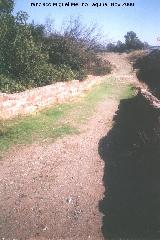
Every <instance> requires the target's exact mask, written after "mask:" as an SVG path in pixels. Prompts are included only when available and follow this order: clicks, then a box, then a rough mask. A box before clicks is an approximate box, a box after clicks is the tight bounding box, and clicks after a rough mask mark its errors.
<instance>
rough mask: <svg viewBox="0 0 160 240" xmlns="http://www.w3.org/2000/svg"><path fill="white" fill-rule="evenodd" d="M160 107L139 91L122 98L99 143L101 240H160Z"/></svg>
mask: <svg viewBox="0 0 160 240" xmlns="http://www.w3.org/2000/svg"><path fill="white" fill-rule="evenodd" d="M159 119H160V112H159V110H158V109H153V108H152V107H150V106H149V104H148V103H147V102H146V101H145V100H144V98H143V97H142V96H141V94H138V95H137V96H136V97H134V98H131V99H127V100H122V101H121V102H120V105H119V109H118V111H117V113H116V115H115V117H114V119H113V120H114V125H113V128H112V129H111V130H110V132H109V133H108V134H107V135H106V136H105V137H103V138H102V139H101V140H100V142H99V149H98V150H99V154H100V156H101V158H102V159H103V160H104V162H105V167H104V177H103V182H104V186H105V193H104V194H105V196H104V198H103V200H101V201H100V203H99V209H100V212H102V213H103V214H104V217H103V226H102V232H103V235H104V237H105V239H120V238H121V239H150V240H151V239H160V120H159Z"/></svg>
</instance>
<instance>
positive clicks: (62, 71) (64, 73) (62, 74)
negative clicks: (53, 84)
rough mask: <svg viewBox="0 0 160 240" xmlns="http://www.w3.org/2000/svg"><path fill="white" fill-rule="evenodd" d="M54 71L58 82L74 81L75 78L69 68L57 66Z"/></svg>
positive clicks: (62, 65) (63, 65)
mask: <svg viewBox="0 0 160 240" xmlns="http://www.w3.org/2000/svg"><path fill="white" fill-rule="evenodd" d="M56 70H57V80H58V81H69V80H72V79H75V77H76V75H75V73H74V72H73V71H72V69H71V68H70V66H67V65H65V64H61V65H59V66H58V67H56Z"/></svg>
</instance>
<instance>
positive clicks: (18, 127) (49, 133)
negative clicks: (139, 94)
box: [0, 78, 133, 153]
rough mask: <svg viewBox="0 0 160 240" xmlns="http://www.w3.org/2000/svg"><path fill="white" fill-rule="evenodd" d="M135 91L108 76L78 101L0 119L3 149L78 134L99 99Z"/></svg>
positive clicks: (0, 137) (122, 95) (128, 94)
mask: <svg viewBox="0 0 160 240" xmlns="http://www.w3.org/2000/svg"><path fill="white" fill-rule="evenodd" d="M132 94H133V90H132V89H131V86H125V87H124V89H121V88H117V86H116V82H115V81H114V79H109V78H107V79H106V80H105V81H104V82H103V83H102V84H100V85H98V86H95V87H94V88H93V89H92V90H91V91H90V92H88V93H86V94H85V95H84V96H83V97H79V98H78V99H76V100H75V101H74V102H71V103H65V104H60V105H58V106H55V107H52V108H50V109H46V110H43V111H41V112H39V113H38V114H37V115H35V116H27V117H19V118H16V119H13V120H8V121H5V122H3V121H1V122H0V152H1V153H3V152H5V151H6V150H8V149H9V148H10V147H12V146H14V145H20V144H31V143H33V142H41V141H43V140H46V141H54V140H55V139H57V138H59V137H63V136H65V135H68V134H78V133H79V125H80V124H82V123H84V122H86V120H87V119H88V118H89V117H90V116H91V115H92V114H93V113H94V112H95V109H96V105H97V103H99V102H101V101H103V100H104V99H105V98H109V97H111V98H115V99H117V97H118V99H120V98H127V97H129V96H131V95H132Z"/></svg>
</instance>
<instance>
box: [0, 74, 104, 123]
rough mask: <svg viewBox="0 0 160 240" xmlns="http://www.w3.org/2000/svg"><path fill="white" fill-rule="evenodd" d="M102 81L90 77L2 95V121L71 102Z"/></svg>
mask: <svg viewBox="0 0 160 240" xmlns="http://www.w3.org/2000/svg"><path fill="white" fill-rule="evenodd" d="M101 81H102V77H92V76H89V77H88V79H87V80H85V81H78V80H73V81H70V82H57V83H55V84H52V85H48V86H44V87H39V88H35V89H31V90H26V91H24V92H21V93H14V94H6V93H0V119H9V118H14V117H16V116H18V115H26V114H32V113H35V112H37V111H39V110H40V109H43V108H46V107H50V106H52V105H55V104H58V103H63V102H65V101H68V100H71V99H73V98H74V97H76V96H79V95H81V94H82V93H84V92H85V91H87V90H89V89H90V88H91V87H92V86H93V85H95V84H99V83H100V82H101Z"/></svg>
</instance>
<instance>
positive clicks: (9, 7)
mask: <svg viewBox="0 0 160 240" xmlns="http://www.w3.org/2000/svg"><path fill="white" fill-rule="evenodd" d="M13 8H14V0H0V14H1V13H11V12H12V11H13Z"/></svg>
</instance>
